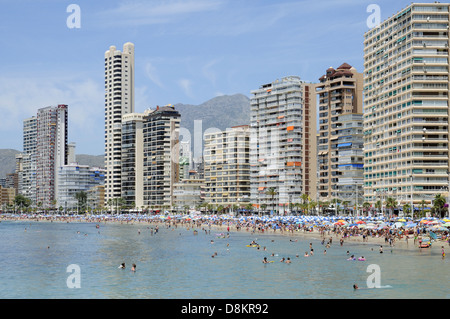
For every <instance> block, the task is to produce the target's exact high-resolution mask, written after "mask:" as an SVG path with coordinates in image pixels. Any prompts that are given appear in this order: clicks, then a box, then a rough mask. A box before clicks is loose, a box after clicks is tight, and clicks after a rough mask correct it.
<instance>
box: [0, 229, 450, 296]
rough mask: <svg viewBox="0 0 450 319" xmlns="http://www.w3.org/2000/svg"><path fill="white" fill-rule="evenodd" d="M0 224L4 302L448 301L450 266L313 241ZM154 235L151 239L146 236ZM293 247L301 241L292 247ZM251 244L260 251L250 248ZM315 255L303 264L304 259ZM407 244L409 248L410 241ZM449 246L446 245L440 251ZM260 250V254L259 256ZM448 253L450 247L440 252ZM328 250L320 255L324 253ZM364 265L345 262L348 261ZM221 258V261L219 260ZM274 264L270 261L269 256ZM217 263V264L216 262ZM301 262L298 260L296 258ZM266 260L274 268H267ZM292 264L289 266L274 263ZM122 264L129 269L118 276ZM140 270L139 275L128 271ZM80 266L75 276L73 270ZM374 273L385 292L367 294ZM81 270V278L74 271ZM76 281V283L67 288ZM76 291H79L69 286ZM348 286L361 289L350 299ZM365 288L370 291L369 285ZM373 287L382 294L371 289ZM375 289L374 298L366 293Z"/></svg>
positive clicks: (435, 253)
mask: <svg viewBox="0 0 450 319" xmlns="http://www.w3.org/2000/svg"><path fill="white" fill-rule="evenodd" d="M95 225H96V224H93V223H62V222H52V223H51V222H24V221H3V222H1V223H0V280H1V290H0V297H1V298H2V299H16V298H20V299H31V298H32V299H36V298H38V299H51V298H58V299H60V298H63V299H75V298H76V299H88V298H89V299H92V298H96V299H110V298H115V299H117V298H120V299H129V298H130V299H131V298H133V299H142V298H147V299H156V298H164V299H188V298H189V299H191V298H192V299H203V298H207V299H241V298H242V299H266V298H271V299H278V298H283V299H302V298H308V299H310V298H326V299H338V298H339V299H343V298H344V299H345V298H355V299H359V298H364V299H366V298H375V299H389V298H408V299H409V298H433V299H435V298H439V299H441V298H449V297H450V291H449V288H448V287H449V279H450V267H449V259H450V258H448V257H446V258H442V257H441V255H440V245H441V244H440V243H439V249H436V247H435V248H434V249H422V250H421V251H419V249H418V248H417V249H402V248H397V247H392V248H391V247H389V245H385V246H384V247H383V253H382V254H381V253H380V252H379V245H376V244H375V243H370V240H369V243H359V244H357V243H347V242H345V243H344V244H343V246H341V245H340V244H339V242H338V241H337V240H336V239H334V241H333V243H332V245H331V247H329V248H327V247H326V246H324V245H322V243H321V242H320V241H319V240H317V239H304V238H301V237H294V236H280V235H276V234H275V235H272V234H271V235H269V234H264V235H263V234H251V233H249V232H245V231H240V232H235V231H231V232H230V233H229V234H230V236H229V238H221V237H223V236H221V235H220V234H219V233H220V231H218V230H215V229H213V228H212V229H209V228H208V227H206V228H205V229H206V232H205V230H204V229H201V228H200V229H197V230H198V233H197V234H194V232H193V228H190V229H189V230H187V229H185V228H184V227H177V228H175V227H173V226H172V227H170V228H166V227H165V226H164V225H162V224H160V225H159V230H158V232H157V233H156V232H155V225H151V224H146V223H145V224H139V223H135V224H133V225H131V224H130V225H127V224H123V225H120V224H113V223H111V224H103V223H102V224H100V228H96V227H95ZM152 229H153V233H152ZM296 239H297V241H295V240H296ZM252 240H255V241H257V243H258V244H259V245H260V249H257V248H250V247H246V245H248V244H249V243H250V242H251V241H252ZM310 244H311V245H312V248H313V249H314V255H313V256H310V257H304V254H305V252H308V253H309V252H310ZM410 245H412V240H411V243H410ZM443 245H445V244H443ZM264 247H266V250H264ZM445 249H446V250H447V251H450V248H449V247H448V244H447V246H445ZM325 250H326V254H325V253H324V251H325ZM347 251H348V253H349V254H350V255H354V256H355V257H356V258H358V257H360V256H364V257H365V259H366V261H358V260H356V261H349V260H347V259H348V258H349V255H348V254H347ZM216 253H217V255H216ZM272 254H273V255H274V256H271V255H272ZM212 256H214V257H212ZM297 256H298V257H297ZM264 257H267V259H268V260H270V261H273V263H269V264H263V263H262V260H263V258H264ZM283 257H284V258H288V257H289V258H290V259H291V261H292V262H291V263H290V264H286V263H282V262H280V260H281V258H283ZM121 263H125V264H126V268H125V269H119V268H118V266H119V265H120V264H121ZM132 264H136V266H137V267H136V271H134V272H133V271H131V266H132ZM71 265H76V267H77V268H71ZM371 265H375V266H376V267H377V268H376V269H378V274H377V275H378V280H379V283H380V285H379V286H380V287H381V288H371V287H370V282H371V281H370V280H369V279H370V276H373V275H374V273H373V270H372V269H373V268H371V267H369V266H371ZM73 269H77V271H75V270H73ZM73 276H77V277H76V278H77V281H71V280H72V278H74V277H73ZM73 282H76V283H77V284H78V285H75V287H74V285H73ZM353 284H357V285H358V286H359V287H360V288H365V289H359V290H354V289H353ZM368 284H369V286H368ZM377 287H378V286H377ZM369 288H371V289H369Z"/></svg>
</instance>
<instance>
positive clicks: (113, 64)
mask: <svg viewBox="0 0 450 319" xmlns="http://www.w3.org/2000/svg"><path fill="white" fill-rule="evenodd" d="M133 112H134V44H132V43H130V42H127V43H125V44H124V46H123V52H121V51H119V50H116V47H115V46H111V47H110V48H109V50H108V51H106V52H105V168H106V183H105V201H107V200H108V199H115V198H119V197H121V195H122V194H121V185H122V182H121V174H122V161H121V158H122V146H121V144H122V116H123V115H124V114H128V113H133Z"/></svg>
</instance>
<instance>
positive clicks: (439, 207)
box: [433, 194, 446, 218]
mask: <svg viewBox="0 0 450 319" xmlns="http://www.w3.org/2000/svg"><path fill="white" fill-rule="evenodd" d="M445 203H446V200H445V197H443V196H442V195H441V194H436V196H434V203H433V208H434V210H435V211H436V212H438V214H439V217H441V218H442V217H444V206H445Z"/></svg>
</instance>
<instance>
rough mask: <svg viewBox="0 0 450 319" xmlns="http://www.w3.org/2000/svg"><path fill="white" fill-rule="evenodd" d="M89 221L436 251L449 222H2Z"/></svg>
mask: <svg viewBox="0 0 450 319" xmlns="http://www.w3.org/2000/svg"><path fill="white" fill-rule="evenodd" d="M8 220H9V221H30V222H32V221H36V222H66V223H76V222H87V223H96V224H101V223H119V224H155V225H160V226H166V227H168V226H176V227H186V228H189V229H192V230H197V231H198V230H205V229H206V230H207V229H211V228H213V229H215V230H218V231H221V232H233V231H239V232H242V231H245V232H251V233H255V234H258V235H262V234H280V235H285V236H303V237H307V238H314V239H317V240H325V241H328V240H329V239H332V240H334V241H335V242H339V243H341V244H342V243H343V242H359V243H371V244H378V245H383V246H386V247H388V246H391V247H392V246H398V247H402V248H410V249H416V248H419V245H420V243H421V242H422V240H426V239H430V241H431V243H432V245H431V246H432V247H438V248H440V247H441V246H443V245H450V236H449V230H450V220H449V219H446V218H444V219H438V218H421V219H416V220H413V219H410V218H393V219H390V220H387V219H386V218H385V217H363V216H359V217H347V216H335V217H323V216H272V217H258V216H239V217H234V216H230V215H147V214H117V215H106V214H101V215H43V214H2V215H0V221H8Z"/></svg>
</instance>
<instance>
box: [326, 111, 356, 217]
mask: <svg viewBox="0 0 450 319" xmlns="http://www.w3.org/2000/svg"><path fill="white" fill-rule="evenodd" d="M335 123H336V125H338V126H339V128H338V130H337V131H336V133H337V134H336V136H337V139H335V140H333V143H332V144H331V148H332V149H333V150H334V151H335V152H336V153H338V155H339V156H338V157H337V166H338V169H337V173H338V174H339V175H338V176H337V178H338V180H337V182H336V183H335V185H336V192H337V193H336V197H335V198H338V199H339V200H340V201H341V204H344V206H351V207H353V209H360V208H361V207H362V204H363V203H364V188H363V186H364V184H363V179H364V138H363V115H362V114H361V113H347V114H341V115H338V119H337V121H336V122H335ZM345 203H346V204H345Z"/></svg>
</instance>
